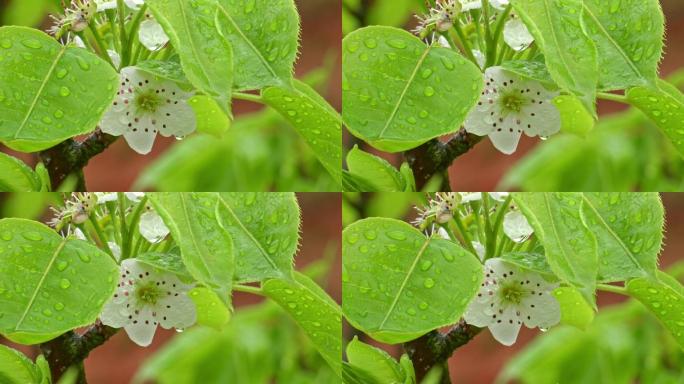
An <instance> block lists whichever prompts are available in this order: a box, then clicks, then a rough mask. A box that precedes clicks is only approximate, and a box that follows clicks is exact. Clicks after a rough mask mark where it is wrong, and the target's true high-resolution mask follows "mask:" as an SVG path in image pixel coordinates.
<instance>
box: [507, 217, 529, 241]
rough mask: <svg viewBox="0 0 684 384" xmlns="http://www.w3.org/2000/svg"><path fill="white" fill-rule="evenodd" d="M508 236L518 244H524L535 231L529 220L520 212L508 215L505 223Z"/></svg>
mask: <svg viewBox="0 0 684 384" xmlns="http://www.w3.org/2000/svg"><path fill="white" fill-rule="evenodd" d="M503 230H504V233H505V234H506V236H508V238H510V239H511V240H513V241H514V242H516V243H522V242H523V241H525V240H526V239H527V238H528V237H530V236H531V235H532V234H533V233H534V229H532V227H531V226H530V223H529V222H527V218H526V217H525V215H523V214H522V212H520V211H511V212H508V213H506V215H505V216H504V221H503Z"/></svg>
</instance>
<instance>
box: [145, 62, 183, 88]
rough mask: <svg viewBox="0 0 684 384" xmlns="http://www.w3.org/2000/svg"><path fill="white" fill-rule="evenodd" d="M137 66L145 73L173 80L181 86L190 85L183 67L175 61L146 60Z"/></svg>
mask: <svg viewBox="0 0 684 384" xmlns="http://www.w3.org/2000/svg"><path fill="white" fill-rule="evenodd" d="M135 66H136V67H137V68H138V69H140V70H141V71H143V72H147V73H149V74H151V75H154V76H157V77H159V78H162V79H166V80H171V81H173V82H175V83H178V84H179V85H181V86H189V85H190V82H189V81H188V79H187V78H186V77H185V73H183V67H181V65H180V64H179V63H177V62H175V61H160V60H145V61H140V62H138V63H137V64H135Z"/></svg>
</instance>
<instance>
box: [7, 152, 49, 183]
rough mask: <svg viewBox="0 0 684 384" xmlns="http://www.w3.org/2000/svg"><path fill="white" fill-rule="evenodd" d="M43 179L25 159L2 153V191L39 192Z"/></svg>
mask: <svg viewBox="0 0 684 384" xmlns="http://www.w3.org/2000/svg"><path fill="white" fill-rule="evenodd" d="M41 189H42V181H41V180H40V178H39V177H38V175H37V174H36V173H35V172H33V170H32V169H31V168H29V167H28V166H27V165H26V164H24V162H23V161H21V160H19V159H17V158H15V157H12V156H9V155H6V154H4V153H0V192H38V191H40V190H41Z"/></svg>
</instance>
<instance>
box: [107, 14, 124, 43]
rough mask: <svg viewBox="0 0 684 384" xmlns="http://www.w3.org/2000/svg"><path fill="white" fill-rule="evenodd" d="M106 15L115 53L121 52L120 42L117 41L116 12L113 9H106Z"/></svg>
mask: <svg viewBox="0 0 684 384" xmlns="http://www.w3.org/2000/svg"><path fill="white" fill-rule="evenodd" d="M105 14H106V15H107V20H109V25H110V27H111V28H112V40H113V41H114V47H116V51H117V52H121V40H120V39H119V26H118V25H117V23H116V11H114V10H113V9H108V10H107V11H105Z"/></svg>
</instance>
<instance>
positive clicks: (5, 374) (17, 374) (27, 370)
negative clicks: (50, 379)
mask: <svg viewBox="0 0 684 384" xmlns="http://www.w3.org/2000/svg"><path fill="white" fill-rule="evenodd" d="M40 378H41V374H40V372H39V371H38V369H37V368H36V366H35V365H33V362H32V361H31V360H29V359H28V358H27V357H26V356H24V355H23V354H22V353H21V352H19V351H15V350H14V349H12V348H9V347H6V346H4V345H0V383H3V384H25V383H40Z"/></svg>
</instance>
